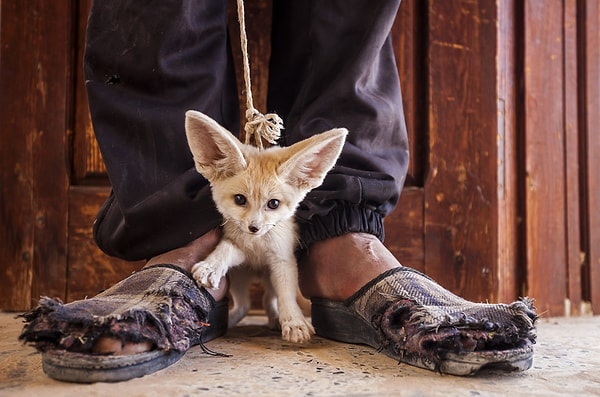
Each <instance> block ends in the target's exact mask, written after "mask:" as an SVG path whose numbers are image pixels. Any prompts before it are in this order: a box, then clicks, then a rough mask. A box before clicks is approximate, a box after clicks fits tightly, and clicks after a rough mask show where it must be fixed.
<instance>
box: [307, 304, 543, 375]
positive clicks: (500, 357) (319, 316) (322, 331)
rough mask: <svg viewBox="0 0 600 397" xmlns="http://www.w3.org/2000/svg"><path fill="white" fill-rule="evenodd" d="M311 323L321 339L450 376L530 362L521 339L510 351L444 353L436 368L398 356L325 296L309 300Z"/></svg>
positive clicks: (516, 367) (514, 368) (528, 344)
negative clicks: (367, 348) (374, 351)
mask: <svg viewBox="0 0 600 397" xmlns="http://www.w3.org/2000/svg"><path fill="white" fill-rule="evenodd" d="M312 323H313V326H314V327H315V331H316V334H317V335H319V336H321V337H323V338H327V339H333V340H336V341H340V342H345V343H352V344H362V345H368V346H371V347H373V348H375V349H378V350H381V351H382V352H383V353H385V354H386V355H387V356H389V357H391V358H394V359H396V360H398V361H401V362H403V363H406V364H410V365H413V366H416V367H420V368H424V369H429V370H432V371H436V370H438V371H440V372H442V373H445V374H450V375H457V376H468V375H475V374H476V373H477V372H479V371H480V370H481V369H483V368H486V369H499V370H503V371H525V370H527V369H529V368H530V367H531V365H532V363H533V345H532V344H531V342H529V341H528V340H523V342H522V345H521V346H518V347H516V348H514V349H510V350H495V351H480V352H467V353H461V354H456V353H447V354H446V355H445V357H444V358H443V360H442V362H441V364H440V366H439V367H438V368H436V366H435V364H434V363H430V362H424V361H422V360H420V359H418V358H415V359H409V358H407V357H400V356H399V355H398V354H396V353H395V352H393V351H391V350H390V349H382V347H383V346H384V344H383V341H382V340H381V336H380V335H379V333H378V332H377V331H376V330H375V329H374V328H373V327H372V326H371V324H369V323H368V322H366V321H365V320H363V319H362V318H361V317H359V316H357V315H356V314H355V313H354V312H353V311H352V310H351V309H349V308H348V307H347V306H346V305H344V304H343V303H342V302H334V301H330V300H326V299H313V300H312Z"/></svg>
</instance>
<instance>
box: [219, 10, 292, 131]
mask: <svg viewBox="0 0 600 397" xmlns="http://www.w3.org/2000/svg"><path fill="white" fill-rule="evenodd" d="M244 4H245V5H244V7H245V19H246V36H247V39H248V58H249V61H250V76H251V78H252V94H253V100H254V107H255V108H256V109H258V110H259V111H261V112H263V113H266V112H269V111H272V109H267V92H268V90H269V59H270V57H271V35H270V33H271V15H272V14H273V1H272V0H252V1H246V2H245V3H244ZM227 11H228V29H229V35H230V37H231V50H232V52H233V63H234V65H235V74H236V79H237V85H238V92H239V95H240V121H241V125H242V127H241V128H240V134H244V129H243V125H244V122H245V116H244V115H245V113H246V86H245V85H244V77H243V76H244V75H243V66H242V65H243V63H242V53H241V48H240V25H239V22H238V16H237V3H236V2H235V1H234V0H229V4H228V8H227ZM283 122H284V124H285V120H283ZM241 136H243V135H241Z"/></svg>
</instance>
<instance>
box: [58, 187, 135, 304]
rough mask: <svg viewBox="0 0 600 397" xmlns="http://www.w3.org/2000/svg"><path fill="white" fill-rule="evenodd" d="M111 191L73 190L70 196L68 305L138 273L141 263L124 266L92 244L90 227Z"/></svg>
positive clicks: (84, 188)
mask: <svg viewBox="0 0 600 397" xmlns="http://www.w3.org/2000/svg"><path fill="white" fill-rule="evenodd" d="M109 192H110V188H108V187H91V186H89V187H86V186H73V187H72V188H71V189H70V193H69V255H68V272H69V280H68V285H67V294H66V295H67V297H66V299H67V301H69V302H70V301H73V300H76V299H83V298H85V297H86V296H87V297H91V296H94V295H96V294H97V293H98V292H100V291H101V290H104V289H106V288H108V287H110V286H112V285H114V284H115V283H117V282H119V281H121V280H122V279H124V278H125V277H127V276H129V275H130V274H131V273H132V272H134V271H136V270H139V269H141V268H142V267H143V266H144V261H138V262H127V261H123V260H120V259H117V258H112V257H109V256H107V255H106V254H104V253H103V252H102V251H100V249H99V248H98V247H97V246H96V244H95V243H94V240H93V237H92V224H93V222H94V219H95V218H96V214H97V213H98V209H99V208H100V206H101V205H102V203H104V201H105V200H106V198H107V197H108V194H109Z"/></svg>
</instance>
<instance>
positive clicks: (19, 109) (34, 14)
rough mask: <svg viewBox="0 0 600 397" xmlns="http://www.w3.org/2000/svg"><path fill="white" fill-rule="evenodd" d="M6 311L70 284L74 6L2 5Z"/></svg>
mask: <svg viewBox="0 0 600 397" xmlns="http://www.w3.org/2000/svg"><path fill="white" fill-rule="evenodd" d="M0 6H1V7H2V8H1V10H0V15H1V18H2V21H1V22H0V25H1V27H0V28H1V32H0V38H1V41H2V45H1V49H0V51H1V53H0V59H2V64H1V68H2V69H1V70H0V92H1V94H0V119H1V120H2V128H3V132H2V137H3V144H2V149H1V150H2V154H1V157H2V160H1V161H2V164H1V169H2V171H1V172H2V183H1V185H2V198H3V199H2V203H1V204H0V205H1V206H2V209H1V211H0V213H1V214H2V219H1V220H0V224H1V226H0V230H1V232H0V240H2V242H3V243H2V244H3V245H4V244H6V249H4V248H3V249H2V251H1V254H0V261H1V262H2V264H3V266H2V270H1V274H2V277H0V291H1V292H0V307H2V308H3V309H9V310H23V309H28V308H29V307H31V306H32V304H34V303H35V301H37V298H38V297H39V296H40V295H42V294H43V295H50V296H58V297H61V298H63V297H64V293H65V286H66V232H67V186H68V170H67V167H66V162H65V161H66V160H65V159H66V158H67V153H66V139H67V135H68V133H69V132H68V129H69V126H68V125H67V124H66V120H69V117H68V115H69V111H70V109H69V108H68V105H67V104H68V103H69V100H70V97H69V95H70V92H69V89H70V80H69V78H70V73H71V61H72V58H71V46H72V41H71V22H72V18H71V15H72V14H71V11H72V2H71V1H60V2H48V1H44V0H31V1H27V2H23V1H19V0H5V1H2V2H1V3H0Z"/></svg>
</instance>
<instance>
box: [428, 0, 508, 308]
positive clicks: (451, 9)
mask: <svg viewBox="0 0 600 397" xmlns="http://www.w3.org/2000/svg"><path fill="white" fill-rule="evenodd" d="M428 12H429V24H430V25H429V36H428V48H429V53H428V61H429V65H428V68H429V81H428V103H429V116H428V117H429V158H428V167H429V171H428V175H427V178H426V181H425V269H426V272H427V273H428V274H429V275H430V276H432V277H433V278H434V279H437V280H439V281H440V283H441V284H443V285H444V286H446V287H447V288H449V289H450V290H452V291H454V292H455V293H458V294H460V295H462V296H464V297H466V298H469V299H472V300H477V301H485V300H489V301H495V300H496V299H497V290H498V283H499V282H501V281H502V280H498V279H497V276H498V271H497V266H498V255H497V254H498V240H497V236H498V233H497V229H498V214H497V208H498V207H497V206H498V200H497V182H498V179H497V171H498V158H497V155H498V153H497V125H498V122H497V99H496V98H497V93H496V90H497V82H496V45H497V37H496V26H497V9H496V2H495V1H477V2H472V1H445V0H432V1H430V2H429V10H428Z"/></svg>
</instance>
